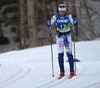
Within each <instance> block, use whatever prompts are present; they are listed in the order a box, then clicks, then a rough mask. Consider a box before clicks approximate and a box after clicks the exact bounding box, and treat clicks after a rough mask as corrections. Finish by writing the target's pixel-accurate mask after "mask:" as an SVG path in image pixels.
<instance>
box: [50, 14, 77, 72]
mask: <svg viewBox="0 0 100 88" xmlns="http://www.w3.org/2000/svg"><path fill="white" fill-rule="evenodd" d="M54 22H55V24H56V27H57V34H56V38H57V47H58V62H59V66H60V70H61V71H64V59H63V56H64V46H65V50H66V54H67V56H68V60H69V65H70V70H73V69H74V68H73V67H74V65H73V55H72V39H71V29H70V27H71V23H72V24H74V26H78V22H77V20H76V19H75V20H73V18H72V15H70V14H69V13H65V15H64V16H63V17H61V16H60V14H59V13H58V14H56V15H54V16H53V17H52V18H51V25H52V24H53V23H54Z"/></svg>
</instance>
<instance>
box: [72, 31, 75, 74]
mask: <svg viewBox="0 0 100 88" xmlns="http://www.w3.org/2000/svg"><path fill="white" fill-rule="evenodd" d="M73 41H74V59H75V58H76V55H75V32H74V31H73ZM74 66H75V74H76V62H75V60H74Z"/></svg>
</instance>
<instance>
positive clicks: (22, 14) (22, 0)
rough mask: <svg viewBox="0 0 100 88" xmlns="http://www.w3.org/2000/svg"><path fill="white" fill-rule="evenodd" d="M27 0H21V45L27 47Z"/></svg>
mask: <svg viewBox="0 0 100 88" xmlns="http://www.w3.org/2000/svg"><path fill="white" fill-rule="evenodd" d="M24 6H25V0H20V20H21V21H20V31H21V36H20V37H21V47H22V48H25V47H26V30H25V7H24Z"/></svg>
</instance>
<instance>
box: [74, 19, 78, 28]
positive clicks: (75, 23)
mask: <svg viewBox="0 0 100 88" xmlns="http://www.w3.org/2000/svg"><path fill="white" fill-rule="evenodd" d="M74 26H75V27H77V26H78V22H77V20H76V19H75V20H74Z"/></svg>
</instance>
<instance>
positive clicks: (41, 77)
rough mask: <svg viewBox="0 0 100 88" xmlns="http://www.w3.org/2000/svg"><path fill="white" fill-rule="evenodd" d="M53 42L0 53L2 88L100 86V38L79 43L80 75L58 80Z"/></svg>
mask: <svg viewBox="0 0 100 88" xmlns="http://www.w3.org/2000/svg"><path fill="white" fill-rule="evenodd" d="M50 49H51V47H50V45H47V46H43V47H36V48H29V49H25V50H17V51H11V52H7V53H2V54H0V64H1V66H0V88H73V87H74V88H100V40H99V39H97V40H94V41H85V42H83V41H82V42H76V58H78V59H79V60H80V61H81V62H77V63H76V74H77V76H75V77H73V78H72V79H68V75H69V64H68V62H66V60H67V56H66V54H65V55H64V60H65V63H64V65H65V73H66V76H65V77H64V78H62V79H61V80H58V79H57V77H58V75H59V66H58V62H57V61H58V60H57V47H56V44H54V45H53V55H54V77H52V67H51V66H52V64H51V54H50V52H51V51H50Z"/></svg>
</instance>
